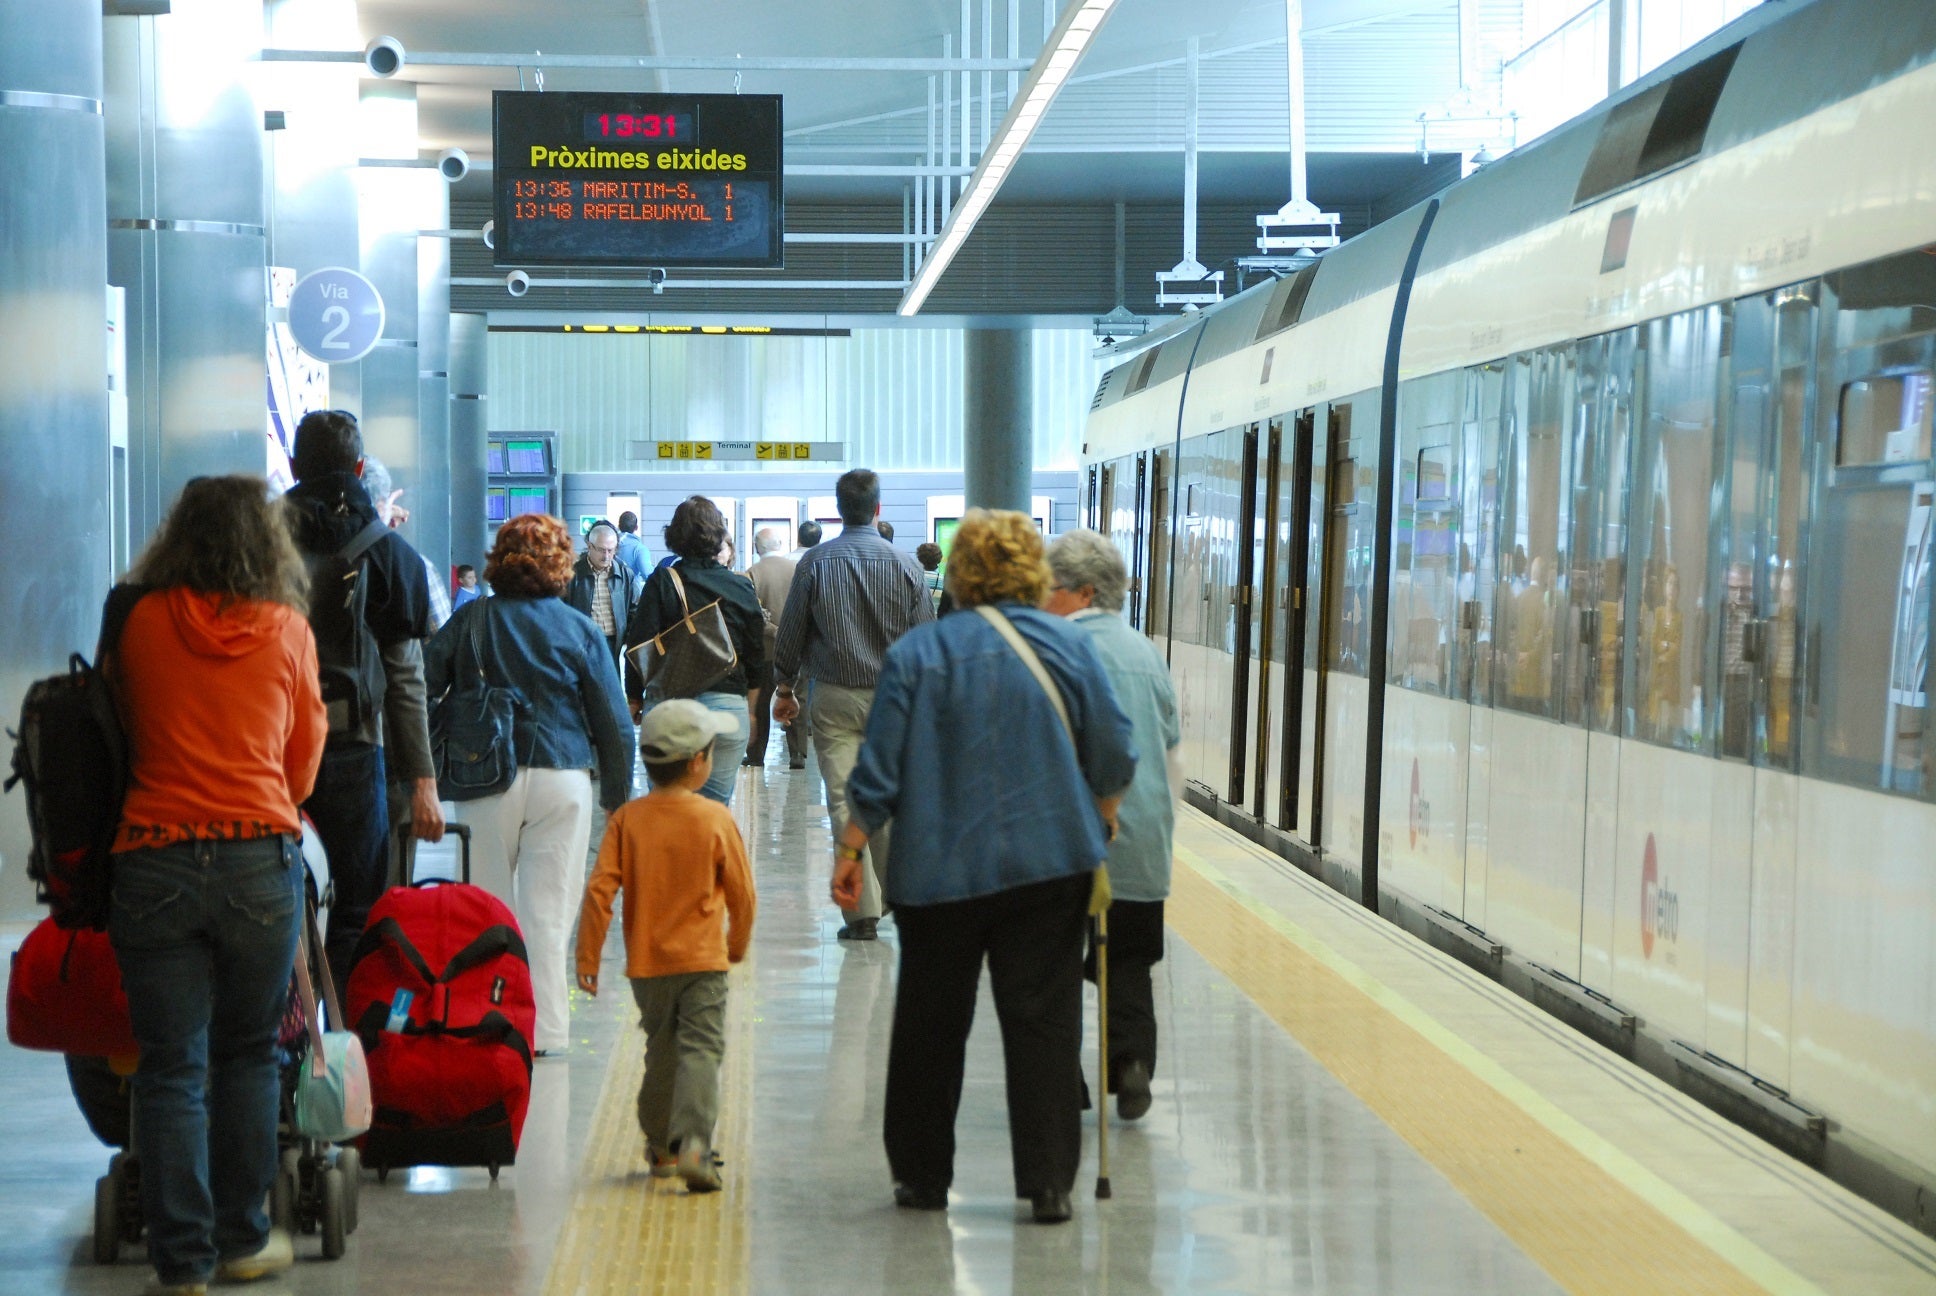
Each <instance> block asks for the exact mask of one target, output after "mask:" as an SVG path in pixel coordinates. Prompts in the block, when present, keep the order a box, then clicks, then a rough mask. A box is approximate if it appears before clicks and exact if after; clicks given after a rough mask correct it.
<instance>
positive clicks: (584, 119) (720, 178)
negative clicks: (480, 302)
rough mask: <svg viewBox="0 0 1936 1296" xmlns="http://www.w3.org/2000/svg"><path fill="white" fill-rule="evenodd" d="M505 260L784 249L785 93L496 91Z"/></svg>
mask: <svg viewBox="0 0 1936 1296" xmlns="http://www.w3.org/2000/svg"><path fill="white" fill-rule="evenodd" d="M492 117H493V133H494V138H495V154H494V159H495V160H494V164H493V171H492V181H491V183H492V188H493V208H494V210H493V216H494V217H495V219H496V222H497V226H496V237H495V240H494V241H495V243H496V248H495V252H496V263H497V264H498V265H500V266H507V267H508V266H525V265H599V266H643V267H655V266H737V267H742V268H767V269H778V268H779V267H780V266H781V265H782V264H783V260H784V256H783V245H782V234H783V233H784V230H785V225H786V221H785V204H784V202H783V200H782V191H781V142H780V96H778V95H706V94H578V93H566V94H544V93H532V92H527V91H505V90H500V91H498V92H496V93H495V94H494V95H493V96H492Z"/></svg>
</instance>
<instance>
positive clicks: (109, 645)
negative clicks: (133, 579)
mask: <svg viewBox="0 0 1936 1296" xmlns="http://www.w3.org/2000/svg"><path fill="white" fill-rule="evenodd" d="M153 592H154V591H153V590H152V589H151V588H150V587H149V586H146V585H130V584H125V583H124V584H120V585H116V586H115V587H114V588H113V589H110V590H109V591H108V597H107V601H106V602H104V603H103V604H102V605H101V634H100V637H99V638H97V639H96V640H95V641H94V664H95V665H96V666H99V665H100V664H101V661H102V659H103V658H105V657H106V656H107V655H108V654H109V653H111V652H113V651H114V650H115V648H116V647H117V646H119V645H120V643H121V632H122V631H123V630H125V629H127V626H128V617H129V616H131V615H132V614H133V613H134V605H135V604H137V603H139V602H141V600H142V599H143V598H145V597H146V596H148V595H149V594H152V593H153Z"/></svg>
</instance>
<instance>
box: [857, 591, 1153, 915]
mask: <svg viewBox="0 0 1936 1296" xmlns="http://www.w3.org/2000/svg"><path fill="white" fill-rule="evenodd" d="M999 610H1000V611H1002V612H1003V613H1005V614H1006V615H1007V616H1008V618H1009V619H1010V620H1011V621H1013V622H1014V623H1015V626H1016V628H1017V629H1018V630H1020V631H1021V633H1022V637H1023V638H1024V639H1026V640H1027V641H1028V643H1029V645H1030V646H1031V647H1033V648H1034V649H1035V651H1036V654H1037V655H1038V656H1040V657H1041V658H1042V663H1043V665H1044V666H1045V667H1047V668H1048V672H1049V675H1050V677H1051V678H1052V679H1054V680H1055V681H1056V683H1057V685H1058V686H1059V687H1060V689H1061V691H1062V696H1063V700H1064V704H1065V705H1066V706H1067V707H1068V709H1069V721H1070V724H1071V725H1073V726H1074V728H1075V731H1076V743H1075V745H1074V746H1073V747H1072V746H1071V745H1070V742H1069V738H1068V735H1067V734H1066V733H1065V732H1064V731H1063V728H1062V722H1061V721H1060V720H1059V719H1057V718H1056V714H1055V707H1054V704H1053V703H1051V702H1050V701H1049V698H1048V695H1047V694H1045V693H1044V692H1043V691H1042V687H1041V685H1040V684H1038V683H1037V682H1036V679H1035V676H1034V675H1032V674H1030V673H1029V669H1028V667H1027V666H1025V665H1024V664H1023V663H1022V659H1021V658H1020V657H1018V656H1017V655H1016V654H1015V650H1014V649H1012V648H1010V647H1009V646H1008V643H1007V641H1006V640H1004V639H1003V638H1002V637H1001V635H1000V634H999V633H998V632H997V631H996V630H995V628H994V627H993V626H991V625H989V624H988V623H987V622H986V621H984V620H983V619H982V618H981V617H980V616H979V615H956V616H949V617H943V618H942V619H941V620H939V621H936V622H933V623H931V624H928V625H922V626H917V627H915V628H914V629H913V630H911V631H909V632H908V633H907V634H906V635H904V636H902V637H901V638H900V639H899V640H898V641H896V642H895V644H894V646H893V647H891V648H889V649H888V651H887V658H886V661H885V663H884V665H883V666H882V669H881V676H880V681H879V683H878V684H877V685H876V686H875V691H874V705H873V709H872V711H871V712H870V713H869V715H868V718H867V737H866V741H865V742H864V744H863V745H862V747H861V751H860V758H859V760H858V762H857V763H856V764H855V766H854V772H853V774H852V775H851V776H850V777H849V779H848V781H847V804H848V809H849V812H850V813H851V815H852V816H853V819H854V821H855V822H856V823H857V824H859V825H860V827H861V828H863V829H865V830H866V831H867V832H868V833H869V835H872V834H873V832H874V831H875V830H877V829H878V828H879V827H880V826H881V825H882V824H883V823H885V822H887V821H888V820H889V819H892V820H893V834H892V841H891V843H890V845H889V850H888V861H887V900H888V903H889V904H893V905H927V904H941V903H945V902H947V901H951V900H968V899H973V898H974V897H976V896H984V895H992V894H994V893H995V892H998V891H1007V890H1010V889H1012V888H1014V887H1019V886H1027V885H1029V884H1030V883H1034V882H1046V881H1049V880H1051V879H1053V878H1059V877H1066V876H1068V875H1070V874H1073V873H1084V872H1088V871H1089V870H1091V869H1094V868H1095V867H1096V865H1097V864H1099V863H1100V862H1101V861H1102V859H1103V857H1104V855H1105V854H1107V852H1108V850H1109V846H1108V842H1107V839H1106V837H1105V830H1104V827H1103V822H1102V816H1101V815H1100V814H1098V813H1097V811H1096V806H1095V799H1096V798H1097V797H1107V796H1114V795H1115V794H1117V793H1118V792H1121V791H1122V790H1123V789H1124V788H1126V787H1128V786H1129V782H1130V779H1131V778H1132V776H1133V775H1134V774H1135V772H1136V752H1135V750H1134V748H1133V747H1132V745H1131V738H1130V723H1129V718H1128V717H1127V716H1125V715H1124V714H1123V710H1122V708H1121V707H1120V706H1118V705H1117V702H1116V695H1115V693H1114V692H1113V691H1112V690H1111V688H1110V684H1109V677H1108V676H1107V675H1106V674H1104V672H1103V666H1102V661H1101V659H1100V658H1098V657H1097V655H1096V650H1095V648H1094V647H1093V646H1092V645H1091V644H1090V642H1089V637H1088V636H1087V635H1086V634H1084V633H1083V632H1082V631H1081V630H1079V629H1077V628H1075V627H1074V626H1071V625H1069V624H1068V623H1066V622H1065V621H1063V620H1062V618H1060V617H1055V616H1051V615H1049V614H1048V613H1046V612H1043V611H1040V610H1039V609H1036V608H1031V607H1024V606H1022V605H1021V604H1006V605H1003V606H1002V607H1001V608H1000V609H999ZM1159 759H1160V757H1159Z"/></svg>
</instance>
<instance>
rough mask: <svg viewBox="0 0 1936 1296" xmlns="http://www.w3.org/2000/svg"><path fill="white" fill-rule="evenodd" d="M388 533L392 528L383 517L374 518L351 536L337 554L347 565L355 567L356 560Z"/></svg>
mask: <svg viewBox="0 0 1936 1296" xmlns="http://www.w3.org/2000/svg"><path fill="white" fill-rule="evenodd" d="M388 534H390V528H389V527H387V526H385V525H384V523H383V519H382V518H372V519H371V520H370V524H369V525H368V526H366V527H364V528H363V529H362V530H361V531H358V532H357V533H356V534H355V535H353V536H351V537H350V542H349V543H348V544H346V545H344V546H343V547H342V548H341V549H338V550H337V551H336V556H337V557H338V558H341V559H342V560H343V562H344V563H345V564H346V565H348V566H351V567H354V566H355V565H356V560H357V559H359V558H361V557H362V556H363V555H364V554H365V553H368V552H369V549H370V546H371V545H374V544H375V543H376V542H377V541H379V540H381V539H382V538H383V537H384V536H386V535H388Z"/></svg>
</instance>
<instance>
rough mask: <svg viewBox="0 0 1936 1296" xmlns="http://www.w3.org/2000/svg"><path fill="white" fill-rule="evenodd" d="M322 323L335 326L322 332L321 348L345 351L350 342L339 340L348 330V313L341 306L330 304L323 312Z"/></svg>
mask: <svg viewBox="0 0 1936 1296" xmlns="http://www.w3.org/2000/svg"><path fill="white" fill-rule="evenodd" d="M323 323H325V324H334V325H335V326H336V327H335V328H333V329H331V330H330V331H329V332H327V333H325V334H323V343H322V345H323V348H324V349H325V350H329V351H347V350H349V349H350V344H349V343H347V342H344V341H342V340H341V338H342V336H343V335H344V334H345V333H347V332H349V331H350V313H349V312H348V311H346V310H344V309H343V308H342V307H341V306H331V307H330V308H329V309H328V310H326V311H324V312H323Z"/></svg>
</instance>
